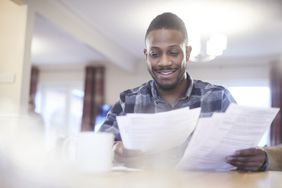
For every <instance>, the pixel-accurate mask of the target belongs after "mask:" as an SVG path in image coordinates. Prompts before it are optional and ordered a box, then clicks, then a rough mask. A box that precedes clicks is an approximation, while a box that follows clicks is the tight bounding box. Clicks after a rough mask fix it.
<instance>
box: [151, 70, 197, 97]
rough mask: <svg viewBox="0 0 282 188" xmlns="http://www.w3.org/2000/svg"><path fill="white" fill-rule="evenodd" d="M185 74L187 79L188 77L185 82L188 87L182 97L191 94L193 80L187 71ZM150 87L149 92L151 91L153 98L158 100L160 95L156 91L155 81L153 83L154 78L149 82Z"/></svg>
mask: <svg viewBox="0 0 282 188" xmlns="http://www.w3.org/2000/svg"><path fill="white" fill-rule="evenodd" d="M186 75H187V79H188V82H187V84H188V88H187V90H186V95H185V96H184V98H186V97H188V98H189V97H190V96H191V93H192V89H193V85H194V81H193V79H192V77H191V76H190V75H189V74H188V73H186ZM150 87H151V92H152V96H153V98H154V99H155V100H160V99H161V98H160V96H159V94H158V91H157V88H156V83H155V81H154V80H153V81H151V82H150Z"/></svg>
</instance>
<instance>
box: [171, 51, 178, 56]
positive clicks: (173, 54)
mask: <svg viewBox="0 0 282 188" xmlns="http://www.w3.org/2000/svg"><path fill="white" fill-rule="evenodd" d="M169 54H170V55H171V56H174V57H176V56H178V55H179V52H178V51H170V52H169Z"/></svg>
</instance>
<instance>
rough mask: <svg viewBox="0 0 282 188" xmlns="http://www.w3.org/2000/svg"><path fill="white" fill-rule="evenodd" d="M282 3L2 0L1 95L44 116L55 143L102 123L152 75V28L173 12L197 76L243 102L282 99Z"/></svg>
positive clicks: (274, 138)
mask: <svg viewBox="0 0 282 188" xmlns="http://www.w3.org/2000/svg"><path fill="white" fill-rule="evenodd" d="M281 10H282V2H281V1H278V0H276V1H275V0H268V1H264V0H225V1H223V0H222V1H219V0H198V1H192V0H186V1H184V0H174V1H168V0H143V1H135V0H120V1H115V0H103V1H99V0H80V1H77V0H1V2H0V15H1V16H0V24H1V31H0V41H1V44H0V67H1V70H0V90H1V92H0V99H2V101H6V99H9V100H11V101H12V102H13V103H14V104H15V108H14V109H12V110H11V112H12V111H15V110H16V111H17V110H25V109H29V112H31V113H34V114H36V115H38V116H40V117H41V118H42V120H43V122H44V128H45V134H46V142H47V143H48V144H49V146H50V147H52V146H54V145H55V144H56V143H57V141H58V140H59V139H60V138H63V137H68V136H73V135H76V134H77V133H78V132H80V131H81V130H82V131H93V130H95V129H97V128H98V127H99V125H100V124H101V122H102V121H103V119H104V117H105V115H106V113H107V112H108V110H109V109H110V108H111V106H112V105H113V104H114V103H115V102H116V101H117V100H118V97H119V93H120V92H121V91H123V90H125V89H128V88H133V87H136V86H138V85H140V84H142V83H144V82H146V81H147V80H148V79H151V78H150V75H149V74H148V73H147V68H146V63H145V60H144V55H143V49H144V35H145V32H146V29H147V27H148V25H149V23H150V21H151V20H152V19H153V18H154V17H155V16H157V15H158V14H161V13H163V12H173V13H175V14H177V15H178V16H179V17H181V18H182V19H183V20H184V22H185V23H186V27H187V30H188V36H189V43H190V45H191V46H192V48H193V50H192V57H191V60H190V63H189V65H188V72H189V73H190V74H191V76H192V78H194V79H200V80H204V81H208V82H211V83H213V84H220V85H223V86H225V87H226V88H228V89H229V90H230V91H231V93H232V95H233V96H234V97H235V99H236V100H237V102H238V103H239V104H242V105H249V106H261V107H270V106H275V107H280V106H281V102H280V101H281V96H282V95H281V92H280V89H281V85H282V84H281V83H282V79H281V61H282V58H281V55H282V11H281ZM2 110H3V111H4V112H5V113H7V111H9V110H10V109H2ZM279 113H281V112H279ZM274 124H275V125H273V126H272V128H271V130H269V131H268V133H267V134H266V136H265V138H264V140H263V141H262V144H269V145H270V144H277V143H281V130H282V129H281V121H280V115H279V117H278V118H277V119H276V120H275V122H274Z"/></svg>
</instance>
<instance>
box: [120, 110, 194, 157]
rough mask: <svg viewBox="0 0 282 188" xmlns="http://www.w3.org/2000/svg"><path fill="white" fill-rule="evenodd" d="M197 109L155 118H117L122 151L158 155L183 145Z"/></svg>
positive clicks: (129, 115)
mask: <svg viewBox="0 0 282 188" xmlns="http://www.w3.org/2000/svg"><path fill="white" fill-rule="evenodd" d="M199 115H200V108H197V109H192V110H190V109H189V108H188V107H186V108H181V109H177V110H173V111H168V112H160V113H156V114H128V115H126V116H118V117H117V122H118V126H119V130H120V134H121V138H122V141H123V144H124V146H125V148H127V149H134V150H140V151H143V152H159V151H163V150H168V149H171V148H173V147H176V146H179V145H181V144H183V143H184V142H185V141H186V139H187V138H188V137H189V135H190V134H191V133H192V132H193V130H194V129H195V126H196V124H197V121H198V119H199Z"/></svg>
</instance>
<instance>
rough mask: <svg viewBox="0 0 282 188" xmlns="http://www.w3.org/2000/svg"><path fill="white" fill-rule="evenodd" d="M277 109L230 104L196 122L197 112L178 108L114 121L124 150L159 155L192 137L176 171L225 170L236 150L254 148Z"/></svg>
mask: <svg viewBox="0 0 282 188" xmlns="http://www.w3.org/2000/svg"><path fill="white" fill-rule="evenodd" d="M278 110H279V109H277V108H257V107H246V106H240V105H237V104H231V105H230V106H229V108H228V109H227V111H226V112H225V113H214V114H213V116H212V117H208V118H199V113H200V109H193V110H189V108H182V109H178V110H174V111H169V112H162V113H156V114H128V115H126V116H119V117H117V121H118V126H119V129H120V133H121V137H122V140H123V144H124V146H125V148H127V149H134V150H141V151H144V152H153V151H154V152H159V151H164V150H168V149H170V148H173V147H177V146H179V145H181V144H183V143H184V142H185V141H186V140H187V138H188V137H189V136H190V135H191V134H192V132H193V130H194V129H195V127H196V129H195V131H194V133H193V135H192V138H191V140H190V142H189V144H188V146H187V148H186V150H185V153H184V155H183V156H182V159H181V160H180V161H179V163H178V164H177V168H179V169H185V170H229V169H231V168H233V167H232V166H231V165H229V164H227V163H226V162H225V158H226V156H228V155H232V154H233V153H234V152H235V151H236V150H239V149H246V148H250V147H255V146H257V145H258V143H259V141H260V140H261V138H262V136H263V134H264V133H265V132H266V131H267V129H268V128H269V127H270V125H271V122H272V121H273V119H274V117H275V116H276V114H277V112H278Z"/></svg>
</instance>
